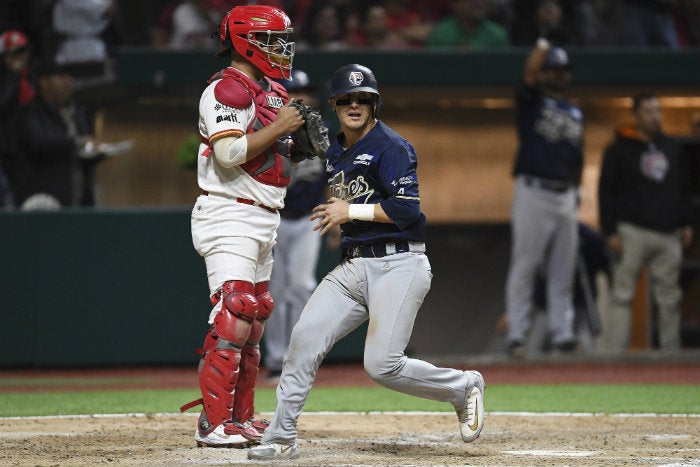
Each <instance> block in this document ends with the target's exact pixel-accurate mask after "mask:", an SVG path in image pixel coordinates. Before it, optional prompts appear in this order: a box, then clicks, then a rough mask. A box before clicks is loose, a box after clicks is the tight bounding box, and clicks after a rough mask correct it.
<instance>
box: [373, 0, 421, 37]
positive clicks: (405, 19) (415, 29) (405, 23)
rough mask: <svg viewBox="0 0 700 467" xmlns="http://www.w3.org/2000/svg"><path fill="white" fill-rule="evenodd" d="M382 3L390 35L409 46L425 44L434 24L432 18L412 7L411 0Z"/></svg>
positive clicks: (390, 0) (392, 0)
mask: <svg viewBox="0 0 700 467" xmlns="http://www.w3.org/2000/svg"><path fill="white" fill-rule="evenodd" d="M431 3H433V2H431ZM380 4H381V5H382V6H383V7H384V11H385V14H386V28H387V31H388V33H389V35H392V36H394V37H396V40H399V41H402V42H403V43H404V44H405V45H407V46H409V47H420V46H424V45H425V41H426V39H427V38H428V34H430V30H431V29H432V26H433V23H432V20H431V19H430V18H427V19H426V18H425V17H424V16H422V15H421V14H420V12H419V11H418V10H416V9H414V8H412V7H411V1H410V0H382V1H381V2H380Z"/></svg>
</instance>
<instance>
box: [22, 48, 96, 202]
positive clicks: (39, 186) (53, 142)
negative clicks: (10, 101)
mask: <svg viewBox="0 0 700 467" xmlns="http://www.w3.org/2000/svg"><path fill="white" fill-rule="evenodd" d="M73 89H74V88H73V78H72V76H71V75H70V74H69V73H68V71H67V68H66V66H65V65H61V64H58V63H57V62H55V61H53V60H47V61H45V62H42V63H41V64H40V65H39V67H38V69H37V94H36V96H35V97H34V99H32V100H31V101H30V102H29V103H27V104H26V105H24V106H22V107H20V108H19V109H18V111H17V115H16V118H15V121H14V125H13V129H14V131H15V134H16V135H17V145H18V148H20V150H19V151H17V153H16V155H15V157H14V158H13V160H12V163H11V171H10V182H11V186H12V188H13V191H14V193H15V201H16V204H17V206H18V207H20V208H21V209H25V210H29V209H59V208H61V207H66V206H71V205H76V204H77V205H82V206H91V205H94V204H95V193H94V169H95V167H96V165H97V163H98V162H99V161H100V160H102V159H103V156H102V155H101V154H99V153H97V152H96V151H95V144H94V140H93V137H92V134H93V124H92V119H91V118H89V117H88V114H87V112H86V111H85V109H84V108H82V107H81V106H79V105H77V104H76V103H75V101H74V100H73Z"/></svg>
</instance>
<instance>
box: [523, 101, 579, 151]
mask: <svg viewBox="0 0 700 467" xmlns="http://www.w3.org/2000/svg"><path fill="white" fill-rule="evenodd" d="M581 118H582V114H581V112H579V111H576V112H574V110H565V109H560V108H558V107H549V106H546V107H544V108H542V112H541V114H540V118H539V119H538V120H537V121H536V122H535V131H536V132H537V133H539V134H540V135H542V137H543V138H544V139H546V140H547V141H548V142H550V143H560V142H567V143H569V144H571V145H573V146H578V145H580V144H581V139H582V137H583V121H582V119H581Z"/></svg>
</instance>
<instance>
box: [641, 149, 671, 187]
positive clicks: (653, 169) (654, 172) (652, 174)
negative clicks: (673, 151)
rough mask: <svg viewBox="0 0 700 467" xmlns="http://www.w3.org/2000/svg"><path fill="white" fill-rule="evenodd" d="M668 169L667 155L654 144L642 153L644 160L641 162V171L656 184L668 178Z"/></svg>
mask: <svg viewBox="0 0 700 467" xmlns="http://www.w3.org/2000/svg"><path fill="white" fill-rule="evenodd" d="M668 168H669V163H668V158H667V157H666V154H664V153H663V152H661V151H660V150H659V149H657V147H656V146H655V145H653V144H651V145H649V149H648V150H647V151H645V152H643V153H642V158H641V159H640V160H639V170H640V171H641V172H642V175H644V176H645V177H647V178H648V179H650V180H653V181H655V182H661V181H663V179H664V178H666V174H667V173H668Z"/></svg>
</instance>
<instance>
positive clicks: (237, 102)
mask: <svg viewBox="0 0 700 467" xmlns="http://www.w3.org/2000/svg"><path fill="white" fill-rule="evenodd" d="M216 79H221V81H219V82H218V83H217V85H216V86H215V88H214V95H215V96H216V100H218V101H219V102H221V103H222V104H225V105H228V106H230V107H234V108H237V109H245V108H247V107H249V106H250V104H251V102H253V103H255V119H254V120H253V122H252V123H251V124H250V125H249V126H248V129H247V133H253V132H254V131H257V130H260V129H262V128H264V127H266V126H268V125H269V124H270V123H272V122H273V121H274V120H275V118H276V116H277V112H279V109H280V107H282V106H284V104H286V103H287V100H288V95H287V91H286V90H285V89H284V87H283V86H282V85H281V84H279V83H276V82H274V81H271V80H269V79H268V78H265V80H266V81H268V82H269V83H270V90H269V91H268V90H265V89H263V88H261V87H260V85H259V84H258V83H256V82H255V81H253V80H252V79H250V78H248V77H247V76H246V75H245V74H243V73H241V72H239V71H237V70H235V69H233V68H226V69H225V70H223V71H221V72H219V73H217V74H215V75H214V76H212V77H211V78H210V79H209V82H211V81H214V80H216ZM288 154H289V145H288V142H287V141H286V139H284V140H279V141H278V142H277V143H275V144H273V145H272V146H270V147H268V148H267V149H265V151H263V152H262V153H261V154H258V155H257V156H255V157H254V158H253V159H251V160H249V161H248V162H245V163H243V164H241V165H240V167H241V168H242V169H243V170H245V171H246V172H247V173H248V174H250V176H251V177H253V178H254V179H255V180H257V181H259V182H260V183H264V184H265V185H272V186H279V187H283V186H287V185H289V181H290V179H289V176H290V172H291V162H290V160H289V157H287V155H288Z"/></svg>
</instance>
